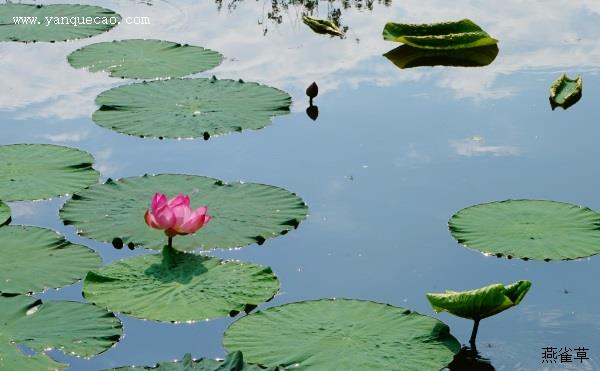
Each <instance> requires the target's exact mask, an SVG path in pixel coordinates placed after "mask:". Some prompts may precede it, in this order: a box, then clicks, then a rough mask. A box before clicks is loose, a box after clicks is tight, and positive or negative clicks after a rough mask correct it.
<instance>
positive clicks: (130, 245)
mask: <svg viewBox="0 0 600 371" xmlns="http://www.w3.org/2000/svg"><path fill="white" fill-rule="evenodd" d="M127 247H128V248H129V250H133V249H135V244H134V243H133V242H130V243H128V244H127Z"/></svg>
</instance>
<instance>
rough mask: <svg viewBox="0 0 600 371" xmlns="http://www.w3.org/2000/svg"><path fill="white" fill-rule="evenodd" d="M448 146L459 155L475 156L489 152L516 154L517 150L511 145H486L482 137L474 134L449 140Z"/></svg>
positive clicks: (493, 153)
mask: <svg viewBox="0 0 600 371" xmlns="http://www.w3.org/2000/svg"><path fill="white" fill-rule="evenodd" d="M450 147H452V148H453V149H454V151H455V152H456V153H457V154H459V155H461V156H468V157H472V156H477V155H483V154H490V155H494V156H518V155H519V150H518V149H517V148H516V147H512V146H487V145H485V141H484V139H483V138H481V137H478V136H474V137H471V138H466V139H460V140H451V141H450Z"/></svg>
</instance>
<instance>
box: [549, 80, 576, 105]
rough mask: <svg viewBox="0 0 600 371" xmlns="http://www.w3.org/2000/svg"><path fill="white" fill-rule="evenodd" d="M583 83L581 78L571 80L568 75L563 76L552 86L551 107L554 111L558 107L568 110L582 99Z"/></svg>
mask: <svg viewBox="0 0 600 371" xmlns="http://www.w3.org/2000/svg"><path fill="white" fill-rule="evenodd" d="M582 89H583V81H582V79H581V76H577V78H575V79H574V80H573V79H570V78H568V77H567V75H566V74H562V75H561V76H560V77H559V78H558V79H556V81H554V82H553V83H552V86H550V106H551V107H552V110H554V109H555V108H556V107H562V108H563V109H567V108H569V107H571V106H572V105H574V104H575V103H577V102H578V101H579V100H580V99H581V94H582Z"/></svg>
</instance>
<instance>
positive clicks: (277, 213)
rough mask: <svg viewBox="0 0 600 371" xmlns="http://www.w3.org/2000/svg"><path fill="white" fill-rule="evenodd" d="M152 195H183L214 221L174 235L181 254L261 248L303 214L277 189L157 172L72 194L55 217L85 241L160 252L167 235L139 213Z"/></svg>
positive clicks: (292, 198) (297, 202) (302, 209)
mask: <svg viewBox="0 0 600 371" xmlns="http://www.w3.org/2000/svg"><path fill="white" fill-rule="evenodd" d="M155 192H160V193H165V194H167V195H168V196H169V197H173V196H175V195H177V194H179V193H182V194H188V195H190V198H191V206H192V207H193V208H198V207H201V206H205V205H206V206H208V213H209V214H210V215H211V216H212V217H213V218H212V219H211V221H210V223H208V224H207V225H206V226H204V227H203V228H202V229H200V230H199V231H198V232H197V233H196V234H191V235H186V236H177V237H175V239H174V243H173V246H174V247H175V248H176V249H178V250H183V251H191V250H196V249H204V250H210V249H214V248H223V249H226V248H233V247H242V246H245V245H249V244H252V243H259V244H261V243H263V242H264V241H265V240H266V239H269V238H273V237H276V236H279V235H281V234H285V233H287V232H288V231H289V230H291V229H293V228H295V227H297V226H298V224H300V222H301V221H302V220H304V218H305V217H306V215H307V212H308V208H307V206H306V204H305V203H304V201H302V199H301V198H299V197H298V196H296V195H295V194H293V193H290V192H288V191H286V190H285V189H282V188H277V187H273V186H268V185H264V184H257V183H231V184H227V183H224V182H223V181H221V180H217V179H213V178H207V177H203V176H192V175H170V174H162V175H155V176H147V175H145V176H142V177H132V178H125V179H120V180H116V181H112V180H109V181H107V182H106V183H105V184H96V185H93V186H91V187H89V188H87V189H85V190H82V191H80V192H77V193H76V194H74V195H73V198H72V199H71V200H68V201H67V202H66V203H65V205H64V206H63V208H62V210H61V211H60V217H61V218H62V220H63V222H64V223H65V224H73V225H74V226H75V227H76V228H77V230H78V233H79V234H81V235H83V236H85V237H89V238H93V239H96V240H100V241H104V242H115V241H117V242H119V243H120V244H125V245H130V246H131V247H133V246H140V245H141V246H144V247H146V248H149V249H162V247H163V246H164V245H166V244H167V237H166V236H165V234H164V233H163V231H160V230H156V229H152V228H149V227H148V226H147V225H146V223H145V222H144V213H145V211H146V210H147V209H148V208H149V207H150V201H151V199H152V196H153V195H154V193H155Z"/></svg>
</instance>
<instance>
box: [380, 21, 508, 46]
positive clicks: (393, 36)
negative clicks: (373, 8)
mask: <svg viewBox="0 0 600 371" xmlns="http://www.w3.org/2000/svg"><path fill="white" fill-rule="evenodd" d="M383 39H384V40H387V41H395V42H401V43H404V44H407V45H410V46H412V47H415V48H422V49H466V48H475V47H479V46H486V45H495V44H497V42H498V41H497V40H496V39H493V38H492V37H491V36H490V35H489V34H488V33H487V32H485V31H484V30H483V29H482V28H481V27H479V26H478V25H477V24H475V23H474V22H473V21H471V20H470V19H462V20H460V21H455V22H440V23H427V24H410V23H393V22H388V23H387V24H386V25H385V27H384V29H383Z"/></svg>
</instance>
